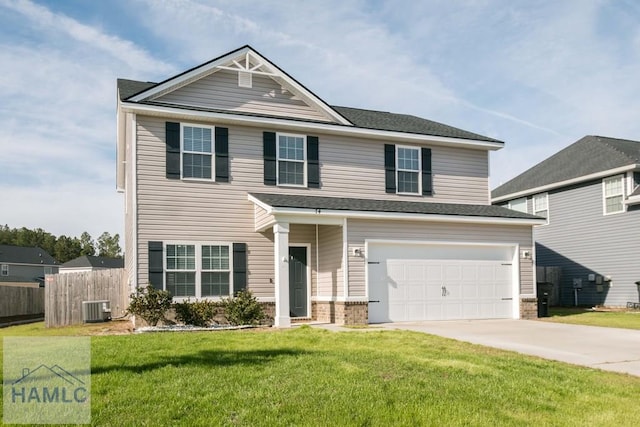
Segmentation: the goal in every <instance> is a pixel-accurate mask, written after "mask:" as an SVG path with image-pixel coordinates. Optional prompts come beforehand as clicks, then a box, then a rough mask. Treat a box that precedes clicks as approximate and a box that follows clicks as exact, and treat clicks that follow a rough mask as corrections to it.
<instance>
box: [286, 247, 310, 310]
mask: <svg viewBox="0 0 640 427" xmlns="http://www.w3.org/2000/svg"><path fill="white" fill-rule="evenodd" d="M291 248H305V249H306V250H307V263H306V264H307V265H306V267H307V315H306V316H304V317H303V318H307V317H311V243H295V242H294V243H291V242H289V249H291ZM289 287H291V278H289ZM289 310H291V307H289ZM292 319H299V317H292Z"/></svg>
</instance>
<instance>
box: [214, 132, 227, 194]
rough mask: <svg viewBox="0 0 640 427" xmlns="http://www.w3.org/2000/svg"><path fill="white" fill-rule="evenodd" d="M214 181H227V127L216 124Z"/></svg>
mask: <svg viewBox="0 0 640 427" xmlns="http://www.w3.org/2000/svg"><path fill="white" fill-rule="evenodd" d="M215 146H216V181H217V182H229V129H227V128H220V127H217V126H216V143H215Z"/></svg>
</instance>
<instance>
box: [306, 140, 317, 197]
mask: <svg viewBox="0 0 640 427" xmlns="http://www.w3.org/2000/svg"><path fill="white" fill-rule="evenodd" d="M318 157H319V156H318V137H317V136H307V186H308V187H309V188H320V162H319V158H318Z"/></svg>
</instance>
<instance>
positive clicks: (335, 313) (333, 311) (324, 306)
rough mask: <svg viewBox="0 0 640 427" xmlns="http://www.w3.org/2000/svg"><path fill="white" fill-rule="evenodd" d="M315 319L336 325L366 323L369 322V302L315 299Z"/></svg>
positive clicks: (313, 305) (313, 307)
mask: <svg viewBox="0 0 640 427" xmlns="http://www.w3.org/2000/svg"><path fill="white" fill-rule="evenodd" d="M311 305H312V309H311V311H312V313H313V320H316V321H318V322H326V323H335V324H336V325H366V324H367V323H368V322H369V303H367V302H344V301H335V302H334V301H313V302H312V303H311Z"/></svg>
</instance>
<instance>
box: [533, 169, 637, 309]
mask: <svg viewBox="0 0 640 427" xmlns="http://www.w3.org/2000/svg"><path fill="white" fill-rule="evenodd" d="M602 191H603V190H602V180H596V181H593V182H590V183H588V184H585V185H581V186H575V187H571V188H568V189H563V190H562V191H556V192H551V193H550V194H549V214H550V223H549V225H545V226H538V227H534V237H535V240H536V253H537V263H538V265H539V266H559V267H561V268H562V282H561V287H560V300H561V303H562V304H565V305H573V304H574V292H573V279H574V278H580V279H582V290H581V291H579V294H578V304H580V305H586V306H593V305H596V304H602V305H608V306H623V305H626V303H627V302H628V301H634V302H638V290H637V286H636V285H635V283H634V282H636V281H638V280H640V263H639V262H638V259H639V258H640V209H638V207H630V208H629V210H628V211H627V212H623V213H619V214H613V215H606V216H605V215H604V214H603V201H602ZM590 273H592V274H596V275H600V276H605V275H609V276H611V277H612V279H613V281H612V286H604V289H603V292H601V293H599V292H597V288H596V285H595V283H593V282H589V281H588V280H587V279H588V275H589V274H590Z"/></svg>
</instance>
